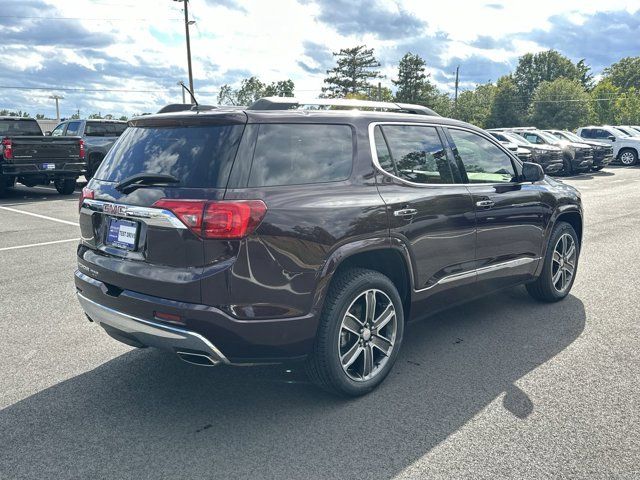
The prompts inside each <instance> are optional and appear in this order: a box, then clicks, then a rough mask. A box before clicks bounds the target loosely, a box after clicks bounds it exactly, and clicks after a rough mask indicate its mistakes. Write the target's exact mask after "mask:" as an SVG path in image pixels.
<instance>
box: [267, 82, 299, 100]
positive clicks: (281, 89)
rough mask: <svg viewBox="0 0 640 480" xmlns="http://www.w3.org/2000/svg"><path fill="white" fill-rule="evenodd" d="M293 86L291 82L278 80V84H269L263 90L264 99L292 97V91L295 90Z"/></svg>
mask: <svg viewBox="0 0 640 480" xmlns="http://www.w3.org/2000/svg"><path fill="white" fill-rule="evenodd" d="M295 87H296V86H295V84H294V83H293V80H280V81H278V82H271V83H270V84H269V85H267V86H266V87H265V89H264V92H263V93H264V95H263V96H265V97H293V91H294V90H295Z"/></svg>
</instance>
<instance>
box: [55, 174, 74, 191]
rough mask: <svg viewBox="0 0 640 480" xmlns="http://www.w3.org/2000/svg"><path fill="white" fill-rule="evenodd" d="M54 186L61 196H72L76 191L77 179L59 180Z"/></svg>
mask: <svg viewBox="0 0 640 480" xmlns="http://www.w3.org/2000/svg"><path fill="white" fill-rule="evenodd" d="M54 185H55V186H56V190H57V191H58V193H59V194H60V195H71V194H72V193H73V192H75V190H76V179H75V178H58V179H56V180H55V181H54Z"/></svg>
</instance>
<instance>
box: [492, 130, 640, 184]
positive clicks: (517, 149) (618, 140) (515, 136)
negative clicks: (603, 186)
mask: <svg viewBox="0 0 640 480" xmlns="http://www.w3.org/2000/svg"><path fill="white" fill-rule="evenodd" d="M489 132H490V133H491V135H493V136H494V138H496V140H498V141H499V142H501V143H502V144H503V145H505V146H506V147H507V148H508V149H509V150H511V151H512V152H514V153H516V154H517V155H518V157H519V158H520V159H521V160H523V161H525V162H535V163H538V164H540V165H541V166H542V168H543V169H544V171H545V173H547V174H549V175H553V174H565V175H573V174H576V173H580V172H589V171H598V170H602V169H603V168H604V167H606V166H607V165H608V164H609V163H611V162H619V163H620V164H622V165H625V166H631V165H635V164H636V163H637V162H638V152H640V126H631V125H624V126H616V127H613V126H609V125H604V126H589V127H582V128H579V129H578V131H577V133H573V132H570V131H567V130H539V129H536V128H534V127H518V128H495V129H490V130H489Z"/></svg>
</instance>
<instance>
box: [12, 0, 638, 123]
mask: <svg viewBox="0 0 640 480" xmlns="http://www.w3.org/2000/svg"><path fill="white" fill-rule="evenodd" d="M3 7H4V8H3V16H0V32H1V35H2V43H1V44H0V65H2V68H0V108H9V109H22V110H25V111H28V112H30V113H31V114H35V113H45V114H47V115H54V113H55V110H54V104H53V101H52V100H50V99H49V98H48V97H49V96H50V95H51V94H54V93H57V94H61V95H63V96H64V97H65V98H64V99H63V100H62V101H61V109H62V115H63V116H68V115H71V114H72V113H73V112H75V111H76V110H78V109H79V110H80V112H81V114H82V115H86V114H88V113H93V112H97V111H100V112H102V113H103V114H104V113H115V114H118V115H120V114H127V115H131V114H133V113H140V112H149V111H155V110H157V109H158V108H159V107H160V106H162V105H164V104H166V103H171V102H175V101H179V99H180V89H179V87H178V86H177V85H176V83H177V82H178V81H179V80H184V81H186V80H187V75H186V54H185V46H184V25H183V23H182V18H183V17H182V15H183V12H182V10H181V4H180V3H176V2H173V1H171V0H93V1H92V0H58V1H54V0H3ZM639 10H640V1H639V0H634V1H630V0H608V1H607V2H602V1H591V0H565V1H562V2H559V1H557V0H553V1H551V0H539V1H537V2H535V3H531V2H524V1H515V0H512V1H496V0H488V1H486V2H483V1H452V2H426V1H424V0H396V1H394V0H389V1H383V0H379V1H378V0H369V1H356V0H269V1H265V0H190V13H192V15H191V17H192V18H193V19H194V20H195V21H196V24H195V25H194V26H193V27H192V30H191V32H192V51H193V62H194V76H195V85H196V93H197V94H198V97H199V98H200V100H201V101H202V102H207V103H215V99H216V92H217V90H218V89H219V88H220V86H221V85H222V84H224V83H231V84H237V83H238V82H239V81H240V80H241V79H242V78H243V77H247V76H250V75H257V76H259V77H260V78H261V79H262V80H263V81H266V82H271V81H276V80H281V79H286V78H291V79H293V80H294V81H295V83H296V93H297V95H299V96H304V97H313V96H316V95H317V94H318V93H319V92H320V89H321V87H322V80H323V78H324V76H325V75H324V73H325V71H326V69H327V68H330V67H331V66H333V57H332V52H334V51H337V50H339V49H340V48H341V47H349V46H354V45H357V44H361V43H365V44H367V45H369V46H370V47H373V48H375V50H376V54H377V56H378V58H379V59H380V61H381V62H382V63H383V67H382V72H383V74H384V75H385V78H384V79H383V81H382V82H383V84H385V85H389V86H391V79H392V78H394V76H395V73H396V71H395V69H396V65H397V62H398V60H399V59H400V58H401V57H402V55H404V54H405V53H406V52H408V51H411V52H413V53H418V54H420V55H421V56H423V57H424V58H425V59H426V60H427V63H428V66H429V73H430V74H431V76H432V79H433V80H434V81H435V82H436V83H437V84H438V85H439V86H440V87H441V88H442V89H443V90H451V88H452V86H453V72H454V71H455V67H456V66H457V65H460V74H461V85H462V87H463V88H472V87H473V86H474V85H475V84H476V83H483V82H487V81H495V80H496V79H497V78H498V77H499V76H501V75H503V74H505V73H508V72H510V71H511V70H513V68H514V67H515V65H516V64H517V59H518V57H519V56H520V55H522V54H524V53H526V52H537V51H541V50H545V49H548V48H555V49H557V50H559V51H560V52H561V53H563V54H565V55H567V56H569V57H570V58H571V59H573V60H574V61H577V60H579V59H581V58H585V59H586V61H587V63H588V64H589V65H591V66H592V68H593V71H594V73H596V74H599V73H600V72H601V71H602V69H603V68H605V67H606V66H608V65H609V64H611V63H612V62H615V61H617V60H619V59H620V58H622V57H625V56H633V55H640V11H639ZM7 86H13V87H17V86H19V87H25V88H32V87H39V88H40V89H34V90H28V89H24V90H18V89H7V88H6V87H7ZM79 89H85V90H90V91H83V92H80V91H78V90H79Z"/></svg>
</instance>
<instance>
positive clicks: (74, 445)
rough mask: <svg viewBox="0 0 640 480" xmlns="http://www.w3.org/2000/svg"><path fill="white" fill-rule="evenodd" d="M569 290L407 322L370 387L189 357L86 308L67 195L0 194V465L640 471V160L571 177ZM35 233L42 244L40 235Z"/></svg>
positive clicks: (451, 472)
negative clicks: (381, 375) (145, 342)
mask: <svg viewBox="0 0 640 480" xmlns="http://www.w3.org/2000/svg"><path fill="white" fill-rule="evenodd" d="M564 181H566V182H567V183H570V184H572V185H574V186H576V187H578V188H579V189H580V190H581V191H582V195H583V201H584V205H585V212H586V226H585V238H584V247H583V251H582V256H581V260H580V262H581V263H580V268H579V271H578V276H577V280H576V283H575V285H574V288H573V291H572V294H571V295H570V296H569V297H568V298H567V299H566V300H565V301H563V302H561V303H558V304H554V305H545V304H540V303H536V302H535V301H533V300H532V299H530V298H529V297H528V296H527V294H526V292H525V291H524V289H522V288H517V289H512V290H508V291H505V292H503V293H500V294H496V295H493V296H491V297H488V298H485V299H483V300H480V301H476V302H473V303H471V304H467V305H465V306H462V307H457V308H455V309H453V310H450V311H448V312H445V313H442V314H439V315H437V316H434V317H431V318H429V319H428V320H425V321H423V322H419V323H415V324H411V325H410V326H409V328H408V330H407V332H406V334H405V335H406V340H405V344H404V346H403V351H402V352H401V355H400V357H399V360H398V363H397V364H396V366H395V368H394V370H393V371H392V373H391V375H390V376H389V378H388V379H387V380H386V381H385V382H384V384H383V385H382V386H381V387H380V388H379V389H378V390H377V391H375V392H374V393H372V394H370V395H368V396H366V397H364V398H360V399H356V400H348V401H345V400H342V399H337V398H334V397H331V396H329V395H327V394H325V393H322V392H320V391H318V390H317V389H316V388H315V387H313V386H312V385H310V384H309V383H308V382H307V381H306V379H305V377H304V375H303V374H302V373H301V372H300V371H299V369H298V368H296V366H273V367H256V368H230V367H228V368H215V369H207V368H199V367H194V366H190V365H187V364H185V363H182V362H180V361H179V360H178V359H177V358H174V357H173V356H171V355H168V354H164V353H161V352H157V351H154V350H151V349H146V350H136V349H131V348H130V347H127V346H125V345H122V344H119V343H117V342H115V341H114V340H112V339H110V338H109V337H108V336H107V335H106V334H105V333H103V331H102V329H101V328H99V327H98V326H96V325H95V324H91V323H89V322H88V321H87V320H86V318H85V317H84V315H83V313H82V312H81V310H80V307H79V306H78V304H77V302H76V300H75V293H74V286H73V271H74V269H75V248H76V243H77V240H76V239H77V237H78V235H79V232H78V228H77V225H76V221H77V199H78V198H77V197H78V195H77V193H76V195H74V196H73V198H71V197H62V196H60V195H58V194H57V193H56V192H55V190H54V189H53V188H47V187H38V188H32V189H27V188H22V187H18V188H16V189H15V190H14V191H13V192H12V193H11V194H10V196H9V198H5V199H3V200H1V201H0V265H1V267H0V268H1V272H2V275H0V295H1V303H0V320H1V322H2V328H1V329H0V344H1V345H2V355H1V357H0V358H1V362H0V478H1V479H23V478H33V479H46V478H50V479H54V478H56V479H63V478H64V479H66V478H78V479H88V478H132V477H136V478H138V479H147V478H148V479H158V478H224V479H227V478H274V479H276V478H278V479H288V478H340V479H350V478H354V479H356V478H357V479H362V478H385V479H386V478H430V479H432V478H497V477H508V478H550V477H568V478H640V314H639V308H638V294H639V293H640V289H639V288H638V285H639V284H640V272H639V269H638V265H639V263H640V253H639V247H640V215H639V214H638V211H639V208H640V168H621V167H611V168H608V169H606V170H604V171H602V172H598V173H594V174H590V175H582V176H579V177H573V178H569V179H566V180H564ZM34 244H37V245H34Z"/></svg>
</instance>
